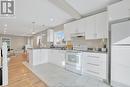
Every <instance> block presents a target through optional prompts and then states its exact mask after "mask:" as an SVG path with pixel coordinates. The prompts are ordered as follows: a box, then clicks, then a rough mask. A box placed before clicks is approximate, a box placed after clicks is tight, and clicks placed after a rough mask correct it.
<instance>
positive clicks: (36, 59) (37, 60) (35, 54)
mask: <svg viewBox="0 0 130 87" xmlns="http://www.w3.org/2000/svg"><path fill="white" fill-rule="evenodd" d="M40 61H41V59H40V50H39V49H35V50H33V65H38V64H40Z"/></svg>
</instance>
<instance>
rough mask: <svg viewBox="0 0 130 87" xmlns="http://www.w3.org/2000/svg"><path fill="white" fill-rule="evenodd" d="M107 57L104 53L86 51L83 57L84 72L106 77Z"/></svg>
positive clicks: (102, 77)
mask: <svg viewBox="0 0 130 87" xmlns="http://www.w3.org/2000/svg"><path fill="white" fill-rule="evenodd" d="M106 58H107V55H106V54H103V53H86V57H84V58H83V60H84V61H83V73H84V74H90V75H93V76H97V77H99V78H101V79H106Z"/></svg>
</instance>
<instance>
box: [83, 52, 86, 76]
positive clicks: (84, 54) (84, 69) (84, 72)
mask: <svg viewBox="0 0 130 87" xmlns="http://www.w3.org/2000/svg"><path fill="white" fill-rule="evenodd" d="M82 70H83V74H87V53H86V52H83V58H82Z"/></svg>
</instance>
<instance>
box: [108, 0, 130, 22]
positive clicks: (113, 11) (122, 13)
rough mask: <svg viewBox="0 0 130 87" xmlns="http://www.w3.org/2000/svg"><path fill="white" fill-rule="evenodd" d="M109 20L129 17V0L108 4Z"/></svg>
mask: <svg viewBox="0 0 130 87" xmlns="http://www.w3.org/2000/svg"><path fill="white" fill-rule="evenodd" d="M108 13H109V21H114V20H118V19H123V18H127V17H130V0H122V1H120V2H118V3H115V4H113V5H110V6H108Z"/></svg>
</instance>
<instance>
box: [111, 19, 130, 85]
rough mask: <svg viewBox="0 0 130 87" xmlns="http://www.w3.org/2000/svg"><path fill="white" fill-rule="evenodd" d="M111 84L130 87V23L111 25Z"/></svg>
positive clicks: (125, 21) (119, 22)
mask: <svg viewBox="0 0 130 87" xmlns="http://www.w3.org/2000/svg"><path fill="white" fill-rule="evenodd" d="M111 83H112V86H114V87H130V21H129V20H124V21H123V22H122V21H118V22H117V23H114V24H112V25H111Z"/></svg>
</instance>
